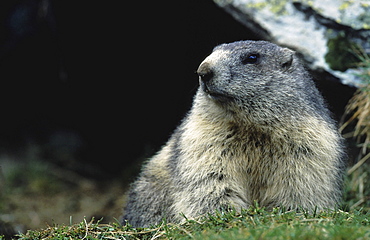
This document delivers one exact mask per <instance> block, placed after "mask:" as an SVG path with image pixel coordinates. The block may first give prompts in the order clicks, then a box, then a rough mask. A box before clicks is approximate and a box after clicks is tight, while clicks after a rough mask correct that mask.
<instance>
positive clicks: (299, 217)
mask: <svg viewBox="0 0 370 240" xmlns="http://www.w3.org/2000/svg"><path fill="white" fill-rule="evenodd" d="M17 238H18V239H22V240H28V239H61V240H62V239H63V240H64V239H90V240H93V239H94V240H95V239H96V240H97V239H99V240H103V239H300V240H304V239H370V213H368V212H367V213H366V212H363V211H351V212H343V211H340V210H339V211H331V210H327V211H322V212H317V213H305V212H302V213H298V212H295V211H284V210H282V209H279V208H276V209H274V210H273V211H265V210H264V209H263V208H259V207H251V208H250V209H248V210H243V211H242V212H241V213H238V212H236V211H230V212H217V213H215V214H212V215H211V214H209V215H207V216H204V217H202V218H200V219H197V220H190V219H185V218H184V223H182V224H171V223H168V224H164V223H162V224H159V225H157V226H153V227H151V228H132V227H131V226H130V225H129V224H126V225H125V226H121V225H120V224H119V223H113V224H100V223H99V221H90V222H87V221H83V222H81V223H79V224H74V225H68V226H67V225H62V226H48V227H47V228H45V229H42V230H37V231H33V230H32V231H31V230H29V231H28V232H27V233H26V234H21V235H19V236H17ZM0 239H1V238H0Z"/></svg>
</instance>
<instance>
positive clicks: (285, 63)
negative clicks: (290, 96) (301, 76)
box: [281, 48, 295, 71]
mask: <svg viewBox="0 0 370 240" xmlns="http://www.w3.org/2000/svg"><path fill="white" fill-rule="evenodd" d="M294 54H295V52H294V51H293V50H290V49H288V48H283V49H282V50H281V67H282V68H283V70H284V71H286V70H288V69H289V68H290V66H292V63H293V58H294Z"/></svg>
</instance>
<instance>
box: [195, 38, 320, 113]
mask: <svg viewBox="0 0 370 240" xmlns="http://www.w3.org/2000/svg"><path fill="white" fill-rule="evenodd" d="M197 73H198V75H199V82H200V92H201V94H202V95H203V96H206V97H207V98H208V99H211V101H215V102H217V103H221V105H224V106H225V105H226V106H230V105H233V106H235V104H236V105H237V106H238V107H243V108H244V109H247V111H248V112H249V113H250V114H253V113H255V114H257V115H258V116H260V117H261V116H264V117H265V118H270V117H273V118H277V117H278V115H281V114H280V112H284V113H286V114H288V115H289V114H290V115H291V114H294V115H296V114H299V112H302V111H303V112H306V113H307V111H306V108H316V107H315V106H310V105H316V106H318V105H321V107H322V104H323V102H322V99H321V96H320V94H319V93H318V91H317V89H316V88H315V86H314V84H313V82H312V80H311V79H310V77H309V76H308V75H307V73H306V71H305V70H304V68H303V67H302V66H301V64H300V62H299V60H298V59H297V57H296V56H295V54H294V51H292V50H290V49H288V48H283V47H279V46H277V45H275V44H273V43H269V42H265V41H239V42H234V43H229V44H222V45H219V46H217V47H215V48H214V50H213V52H212V53H211V54H210V55H209V56H208V57H207V58H206V59H205V60H204V61H203V62H202V63H201V64H200V66H199V68H198V70H197ZM302 108H303V109H302ZM266 120H267V119H266Z"/></svg>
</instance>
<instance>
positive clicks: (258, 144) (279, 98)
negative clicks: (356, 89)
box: [124, 41, 344, 226]
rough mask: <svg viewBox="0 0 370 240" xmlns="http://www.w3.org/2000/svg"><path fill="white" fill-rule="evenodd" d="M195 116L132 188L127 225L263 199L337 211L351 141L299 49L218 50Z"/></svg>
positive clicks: (204, 68)
mask: <svg viewBox="0 0 370 240" xmlns="http://www.w3.org/2000/svg"><path fill="white" fill-rule="evenodd" d="M198 75H199V82H200V87H199V89H198V91H197V94H196V96H195V98H194V103H193V107H192V109H191V111H190V112H189V114H188V115H187V117H186V118H185V119H184V120H183V122H182V124H181V125H180V126H179V127H178V128H177V130H176V131H175V132H174V134H173V135H172V136H171V138H170V140H169V141H168V142H167V144H166V145H165V146H164V147H163V148H162V150H161V151H159V153H158V154H157V155H155V156H154V157H153V158H152V159H150V160H149V162H148V163H147V164H146V165H145V167H144V168H143V171H142V173H141V175H140V177H139V178H138V180H137V181H136V182H135V183H134V184H133V185H132V188H131V191H130V194H129V200H128V203H127V206H126V208H125V215H124V220H128V221H129V222H130V223H131V224H133V225H134V226H148V225H150V224H155V223H158V222H160V221H161V220H162V219H163V218H166V219H167V221H169V222H179V221H181V220H182V217H181V215H180V213H183V214H185V216H187V217H189V218H191V217H197V216H200V215H202V214H204V213H207V212H212V211H214V210H216V209H228V208H229V207H234V208H236V209H240V208H247V207H249V206H250V205H251V204H253V202H254V201H258V202H259V204H260V205H262V206H266V207H269V208H271V207H275V206H284V207H286V208H288V209H299V208H301V207H302V208H305V209H308V210H310V209H313V208H315V207H318V208H319V209H323V208H335V207H336V206H337V204H338V202H339V201H340V197H341V191H342V190H341V188H342V175H343V169H344V161H343V157H344V154H343V145H342V138H341V137H340V135H339V134H338V131H337V128H336V124H335V122H334V121H333V120H332V118H331V117H330V113H329V111H328V109H327V107H326V105H325V103H324V100H323V98H322V96H321V95H320V93H319V92H318V90H317V89H316V87H315V85H314V83H313V81H312V80H311V78H310V77H309V76H308V74H307V72H306V71H305V70H304V68H303V67H302V65H301V63H300V62H299V60H298V59H297V57H296V56H295V55H294V52H293V51H291V50H289V49H287V48H282V47H279V46H277V45H275V44H272V43H269V42H264V41H256V42H255V41H240V42H235V43H230V44H222V45H220V46H217V47H216V48H215V49H214V50H213V52H212V54H211V55H210V56H208V57H207V58H206V59H205V60H204V61H203V62H202V63H201V65H200V66H199V68H198Z"/></svg>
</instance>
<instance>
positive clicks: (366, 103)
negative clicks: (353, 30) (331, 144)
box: [340, 49, 370, 208]
mask: <svg viewBox="0 0 370 240" xmlns="http://www.w3.org/2000/svg"><path fill="white" fill-rule="evenodd" d="M354 52H355V53H356V55H357V56H358V58H359V59H360V60H361V63H360V69H361V73H360V74H358V76H359V77H361V78H362V80H363V81H362V87H360V88H359V89H358V90H357V91H356V93H355V94H354V96H353V97H352V99H351V100H350V101H349V102H348V105H347V106H346V111H345V116H344V118H348V120H346V122H344V123H343V125H342V126H341V128H340V131H341V132H343V131H344V130H346V131H349V132H347V133H345V134H343V135H344V136H345V137H346V138H354V139H355V140H356V142H357V146H358V147H359V148H360V151H359V155H358V157H357V161H356V160H355V164H354V165H353V166H351V167H350V168H349V169H348V171H347V174H348V179H349V181H348V190H347V191H348V192H349V193H351V192H352V196H351V197H354V199H357V201H355V202H353V203H352V204H351V205H350V207H351V208H355V207H359V206H363V207H368V206H369V203H370V187H369V183H370V180H369V177H370V176H369V175H370V171H369V165H370V164H369V163H367V161H368V159H370V57H369V56H368V55H367V54H366V53H365V52H364V51H363V50H359V49H356V50H354ZM349 195H351V194H349Z"/></svg>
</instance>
